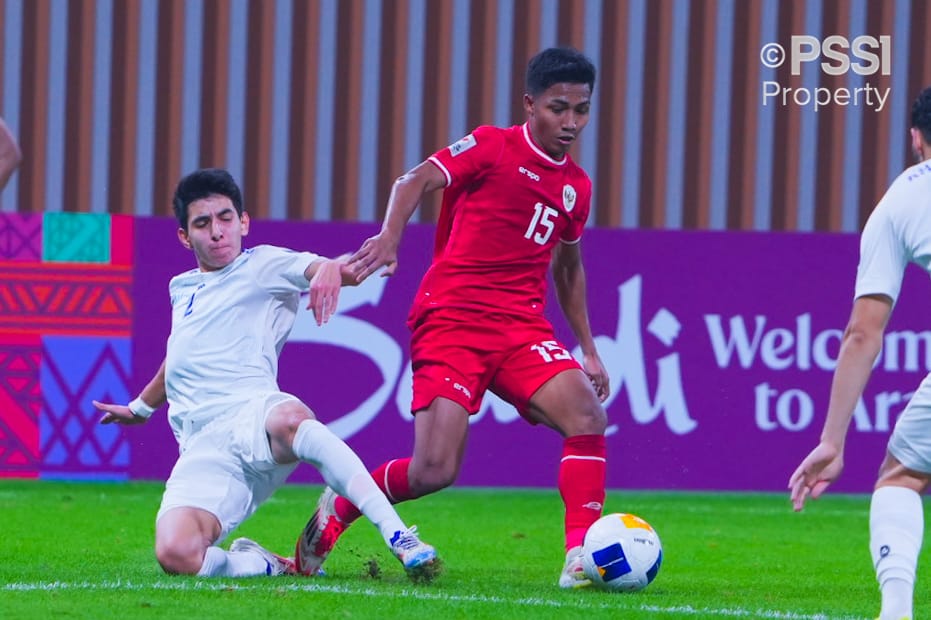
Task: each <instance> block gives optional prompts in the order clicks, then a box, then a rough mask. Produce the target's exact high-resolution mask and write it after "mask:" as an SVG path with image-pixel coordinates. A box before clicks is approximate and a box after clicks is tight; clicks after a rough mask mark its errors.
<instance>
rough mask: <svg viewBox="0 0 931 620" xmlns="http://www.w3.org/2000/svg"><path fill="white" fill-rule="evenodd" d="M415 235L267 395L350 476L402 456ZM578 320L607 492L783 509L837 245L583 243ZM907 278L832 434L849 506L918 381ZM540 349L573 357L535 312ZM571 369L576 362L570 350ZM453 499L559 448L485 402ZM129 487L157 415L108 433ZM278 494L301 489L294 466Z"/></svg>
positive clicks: (826, 353)
mask: <svg viewBox="0 0 931 620" xmlns="http://www.w3.org/2000/svg"><path fill="white" fill-rule="evenodd" d="M175 229H176V225H175V224H174V222H173V221H172V220H169V219H145V218H140V219H138V220H137V227H136V240H137V242H136V248H137V255H136V273H135V279H134V282H135V287H136V290H135V291H134V297H135V308H136V313H135V317H134V321H135V324H134V328H133V334H134V336H133V343H134V352H133V373H134V376H135V385H136V386H138V388H141V387H142V386H143V385H144V384H145V382H146V381H148V379H149V378H150V377H151V375H152V373H154V372H155V370H156V369H157V368H158V365H159V363H160V362H161V359H162V357H163V355H164V344H165V340H166V338H167V335H168V329H169V302H168V293H167V286H168V280H169V279H170V278H171V276H172V275H174V274H176V273H179V272H181V271H184V270H186V269H190V268H192V267H193V266H194V259H193V256H192V255H191V254H190V253H189V252H188V251H186V250H184V249H183V248H182V247H181V245H180V244H178V243H177V242H176V241H175ZM375 231H377V226H375V225H371V224H340V223H325V224H324V223H309V222H305V223H301V222H255V225H254V227H253V233H252V234H251V235H250V236H249V237H248V238H247V241H248V242H249V244H250V245H255V244H258V243H273V244H276V245H282V246H287V247H292V248H295V249H309V250H312V251H316V252H318V253H321V254H325V255H331V256H332V255H337V254H341V253H344V252H349V251H352V250H354V249H355V248H357V247H358V246H359V244H360V243H361V242H362V240H364V239H365V238H366V237H367V236H369V235H371V234H373V233H374V232H375ZM432 236H433V227H432V226H424V225H412V226H410V227H409V228H408V230H407V232H406V234H405V237H404V241H403V243H402V246H401V253H400V265H399V270H398V273H397V275H396V276H394V277H392V278H378V277H372V278H370V279H369V280H367V281H366V282H365V283H364V284H363V285H362V286H360V287H357V288H353V289H344V291H343V295H342V297H341V301H340V310H339V314H338V315H337V316H335V317H334V318H333V319H332V320H331V322H330V323H329V324H328V325H326V326H324V327H323V328H318V327H316V325H315V324H314V323H313V321H312V320H311V317H310V315H309V314H302V315H300V316H299V318H298V322H297V325H296V326H295V329H294V332H293V333H292V336H291V341H290V342H289V343H288V345H287V346H286V347H285V350H284V353H283V354H282V357H281V365H280V384H281V387H282V389H284V390H286V391H290V392H292V393H294V394H297V395H298V396H300V397H301V398H302V399H304V401H305V402H306V403H307V404H308V405H309V406H310V407H311V408H312V409H313V410H314V411H315V412H316V414H317V416H318V417H319V418H320V419H321V420H322V421H324V422H326V423H327V424H329V425H330V426H331V428H332V429H333V430H334V431H336V432H337V433H338V434H339V435H340V436H342V437H343V438H345V439H346V440H347V441H348V443H349V444H350V445H351V446H352V447H353V448H354V449H355V450H356V451H357V452H358V453H359V454H360V456H361V457H362V459H363V460H364V461H365V462H366V464H367V465H369V466H370V467H375V466H377V465H378V464H380V463H381V462H382V461H384V460H386V459H389V458H396V457H401V456H407V455H409V454H410V451H411V448H412V445H413V425H412V423H411V416H410V414H409V412H408V406H409V404H410V399H411V394H410V389H411V388H410V384H411V378H410V357H409V353H408V337H409V333H408V331H407V328H406V326H405V318H406V316H407V311H408V306H409V304H410V301H411V299H412V297H413V294H414V291H415V289H416V287H417V285H418V283H419V280H420V277H421V276H422V275H423V272H424V271H425V269H426V267H427V265H428V264H429V259H430V254H431V251H432V247H433V238H432ZM582 250H583V254H584V256H585V264H586V271H587V276H588V292H589V299H588V304H589V310H590V315H591V322H592V329H593V332H594V333H595V335H596V336H597V340H598V345H599V351H600V353H601V356H602V359H603V360H604V363H605V365H606V366H607V368H608V370H609V373H610V375H611V388H612V395H611V398H610V399H609V401H608V402H607V408H608V416H609V424H610V428H609V436H608V458H609V462H608V486H609V487H610V488H639V489H740V490H783V489H784V488H785V485H786V481H787V479H788V476H789V474H790V473H791V471H792V469H793V468H794V467H795V466H796V464H797V463H798V461H799V460H800V459H801V458H802V457H803V456H804V454H805V453H806V452H807V451H808V450H809V449H810V448H811V447H813V446H814V443H815V441H816V440H817V437H818V435H819V433H820V428H821V424H822V421H823V419H824V414H825V410H826V407H827V401H828V393H829V389H830V382H831V375H832V372H833V369H834V365H835V361H836V358H837V353H838V350H839V345H840V339H841V334H842V330H843V328H844V326H845V323H846V320H847V317H848V315H849V312H850V308H851V304H852V295H853V284H854V275H855V273H856V262H857V237H856V236H855V235H835V234H773V233H710V232H672V231H625V230H599V229H593V230H590V231H588V232H587V233H586V236H585V238H584V240H583V248H582ZM926 280H927V276H926V275H924V274H922V273H921V272H919V271H918V270H917V269H914V268H910V269H909V271H908V273H907V275H906V282H905V285H904V287H903V293H902V298H901V299H902V303H901V305H900V307H898V308H897V310H896V313H895V315H894V317H893V320H892V322H891V323H890V326H889V329H888V331H887V335H886V341H885V343H886V346H885V347H884V349H883V352H882V355H881V357H880V359H879V362H878V364H877V368H876V371H875V372H874V376H873V379H872V380H871V382H870V384H869V386H868V389H867V392H866V394H865V395H864V399H863V401H862V403H861V406H860V407H859V408H858V410H857V413H856V415H855V418H854V422H853V424H852V427H853V428H852V429H851V433H850V438H849V441H848V444H847V446H848V448H847V450H848V454H847V459H846V463H847V470H846V472H845V474H844V476H843V478H842V479H841V481H840V482H839V483H838V484H837V485H836V487H835V488H836V489H837V490H840V491H853V492H865V491H869V490H870V489H871V488H872V483H873V479H874V476H875V472H876V470H877V467H878V466H879V463H880V460H881V458H882V456H883V454H884V450H885V442H886V439H887V437H888V432H889V430H890V428H891V427H892V424H893V423H894V420H895V417H896V416H897V415H898V414H899V413H900V412H901V410H902V409H903V407H904V405H905V403H906V402H907V399H908V397H909V396H910V394H911V392H912V391H913V390H914V389H915V388H916V387H917V386H918V383H919V381H920V380H921V378H922V377H923V376H924V374H925V373H926V372H928V370H929V368H931V362H929V356H931V332H928V331H925V330H924V321H923V319H922V316H921V314H920V312H919V304H918V303H916V301H917V300H918V299H923V298H924V297H923V295H926V293H922V292H921V291H920V290H916V289H919V288H920V287H922V286H925V287H926V286H927V284H926ZM550 292H551V295H550V297H551V301H550V305H549V315H550V317H551V318H552V319H553V321H554V323H555V325H556V329H557V335H558V336H559V337H560V338H561V339H562V340H563V341H564V343H565V344H566V345H568V346H570V347H574V346H575V344H576V343H575V341H574V339H573V337H572V335H571V332H570V331H569V330H568V328H567V327H566V325H565V322H564V321H563V320H562V317H561V315H560V313H559V310H558V306H557V305H556V303H555V301H554V300H553V299H552V297H553V296H552V291H550ZM576 353H577V351H576ZM472 422H473V423H472V426H471V430H470V436H469V446H468V449H467V455H466V460H465V463H464V466H463V471H462V474H461V476H460V478H459V481H458V484H460V485H506V486H553V485H554V484H555V478H556V471H557V465H558V460H559V456H560V449H561V443H562V442H561V439H560V438H559V437H558V436H557V434H556V433H554V432H552V431H551V430H549V429H545V428H539V427H531V426H529V425H528V424H526V423H525V422H524V421H523V420H522V419H521V418H520V417H519V416H518V415H517V412H516V411H515V410H514V409H513V407H511V406H509V405H507V404H506V403H504V402H502V401H500V400H499V399H497V398H496V397H494V396H493V395H490V394H489V395H486V397H485V401H484V404H483V408H482V411H481V413H480V414H479V415H477V416H474V417H473V419H472ZM127 432H129V433H130V439H131V444H132V447H133V453H132V462H131V465H130V474H131V476H132V477H134V478H155V479H163V478H165V477H166V476H167V475H168V473H169V471H170V468H171V465H172V463H173V462H174V460H175V458H176V456H177V447H176V445H175V443H174V439H173V438H172V436H171V433H170V431H169V430H168V427H167V423H166V422H165V418H164V415H163V414H156V416H155V418H154V419H153V420H152V421H151V422H150V423H148V424H147V425H145V426H143V427H137V428H132V429H128V430H127ZM292 480H294V481H312V482H319V481H320V478H319V476H317V474H316V472H314V471H313V469H312V468H310V467H301V468H299V469H298V471H297V473H295V475H294V477H293V478H292Z"/></svg>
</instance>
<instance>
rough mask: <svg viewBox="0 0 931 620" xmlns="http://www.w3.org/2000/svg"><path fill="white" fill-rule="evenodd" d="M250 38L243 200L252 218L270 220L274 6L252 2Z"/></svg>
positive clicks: (259, 0) (251, 0)
mask: <svg viewBox="0 0 931 620" xmlns="http://www.w3.org/2000/svg"><path fill="white" fill-rule="evenodd" d="M248 36H249V53H248V60H247V63H248V65H247V69H246V118H245V123H246V145H245V153H244V155H245V157H244V162H245V170H244V172H243V176H244V180H243V185H244V186H245V187H244V196H243V200H244V201H245V204H246V209H248V210H249V212H250V213H251V214H252V215H253V216H256V217H260V218H264V217H268V209H269V204H268V193H269V191H268V190H269V178H270V176H271V175H270V169H271V139H272V132H271V128H272V96H273V92H272V88H273V87H274V83H273V79H272V78H273V75H274V72H273V71H272V67H273V66H274V50H275V5H274V3H271V2H262V0H250V2H249V35H248Z"/></svg>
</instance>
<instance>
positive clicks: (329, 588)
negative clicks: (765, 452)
mask: <svg viewBox="0 0 931 620" xmlns="http://www.w3.org/2000/svg"><path fill="white" fill-rule="evenodd" d="M55 590H88V591H93V590H97V591H99V590H119V591H126V590H136V591H145V590H176V591H208V592H213V591H229V590H238V591H254V590H262V591H281V590H288V591H292V592H324V593H329V594H353V595H356V596H359V595H363V596H370V597H373V598H380V597H381V598H408V599H409V598H415V599H421V600H429V601H450V602H465V603H490V604H501V603H516V604H519V605H526V606H528V607H549V608H555V609H559V608H566V609H571V610H579V609H586V608H587V609H605V610H614V611H619V610H622V609H627V610H629V611H644V612H650V613H659V614H673V615H676V616H696V615H701V616H721V617H725V618H772V619H773V620H865V619H864V618H861V617H859V616H832V615H828V614H802V613H795V612H791V611H777V610H772V609H743V608H740V607H722V608H709V607H692V606H691V605H670V606H668V607H664V606H662V605H655V604H642V605H636V604H634V605H619V604H618V603H619V602H620V601H622V600H623V595H622V594H619V595H608V596H611V597H612V598H611V601H612V602H611V603H600V604H599V603H597V602H594V601H591V600H589V599H588V598H587V597H578V598H574V599H573V600H571V601H569V600H553V599H543V598H518V599H506V598H501V597H498V596H482V595H476V594H470V595H459V594H442V593H438V592H429V591H426V590H423V589H416V590H410V589H403V588H402V589H400V590H397V591H393V592H385V591H382V590H374V589H372V588H364V587H363V588H352V587H347V586H338V585H325V584H300V583H283V584H279V585H273V586H270V584H262V585H257V584H256V585H253V584H249V583H243V582H219V581H198V582H193V583H192V582H188V581H156V582H154V583H147V584H140V583H133V582H131V581H123V580H118V581H101V582H93V581H78V582H67V581H48V582H39V583H7V584H3V585H2V586H0V591H4V592H35V591H43V592H45V591H55Z"/></svg>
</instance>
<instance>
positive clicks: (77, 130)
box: [62, 2, 108, 213]
mask: <svg viewBox="0 0 931 620" xmlns="http://www.w3.org/2000/svg"><path fill="white" fill-rule="evenodd" d="M94 9H95V3H93V2H72V3H70V4H69V5H68V60H67V67H66V73H65V76H66V89H67V90H66V97H67V102H66V105H65V162H66V164H65V169H64V177H65V178H64V187H63V190H64V191H63V195H64V201H63V204H62V208H63V209H64V210H65V211H78V212H82V213H86V212H88V211H90V210H91V204H90V181H91V178H92V177H91V163H92V157H91V153H92V150H93V149H92V146H91V139H92V134H91V132H92V131H93V129H94V126H93V125H94V124H93V122H92V121H93V118H94V109H93V108H94V44H95V42H94V30H95V21H94ZM107 43H108V42H101V44H107Z"/></svg>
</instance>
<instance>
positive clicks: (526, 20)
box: [511, 0, 541, 124]
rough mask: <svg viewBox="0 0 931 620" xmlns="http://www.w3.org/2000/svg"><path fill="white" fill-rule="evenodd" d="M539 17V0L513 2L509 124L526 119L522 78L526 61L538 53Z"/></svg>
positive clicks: (516, 0)
mask: <svg viewBox="0 0 931 620" xmlns="http://www.w3.org/2000/svg"><path fill="white" fill-rule="evenodd" d="M540 15H541V7H540V0H515V2H514V37H513V38H514V42H513V49H512V51H511V124H517V123H523V122H524V121H525V120H526V118H527V114H526V113H525V112H524V102H523V97H522V95H523V94H524V91H525V90H526V87H525V84H524V78H525V74H526V72H527V61H529V60H530V59H531V58H532V57H533V55H534V54H536V53H537V52H538V51H540Z"/></svg>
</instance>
